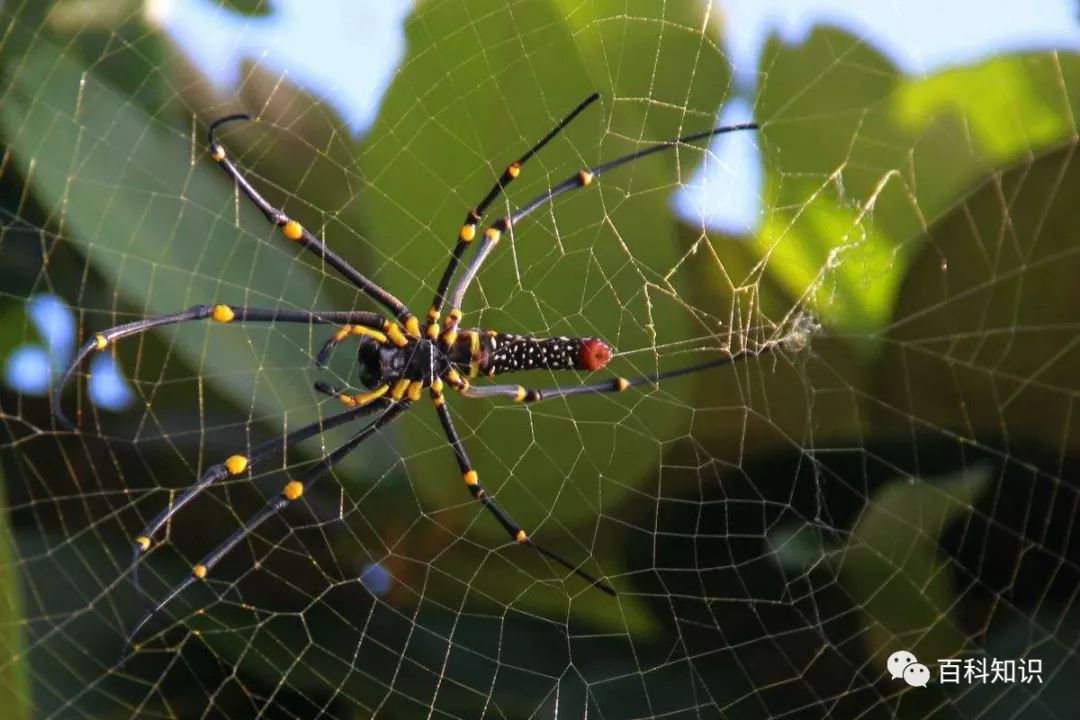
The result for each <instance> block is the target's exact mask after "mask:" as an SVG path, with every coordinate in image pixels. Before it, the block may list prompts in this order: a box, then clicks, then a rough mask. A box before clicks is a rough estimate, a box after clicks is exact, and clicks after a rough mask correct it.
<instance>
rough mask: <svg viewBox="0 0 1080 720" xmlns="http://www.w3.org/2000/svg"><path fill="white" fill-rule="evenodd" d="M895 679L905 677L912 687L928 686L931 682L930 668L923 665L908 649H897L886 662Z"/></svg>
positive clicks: (905, 680)
mask: <svg viewBox="0 0 1080 720" xmlns="http://www.w3.org/2000/svg"><path fill="white" fill-rule="evenodd" d="M886 665H887V666H888V668H889V674H890V675H892V679H893V680H899V679H901V678H902V679H903V680H904V682H906V683H907V684H908V685H910V686H911V687H926V684H927V683H928V682H930V668H928V667H926V666H925V665H923V664H922V663H921V662H919V660H918V659H917V658H916V657H915V655H913V654H912V653H910V652H908V651H907V650H897V651H896V652H894V653H893V654H892V655H890V656H889V661H888V662H887V663H886Z"/></svg>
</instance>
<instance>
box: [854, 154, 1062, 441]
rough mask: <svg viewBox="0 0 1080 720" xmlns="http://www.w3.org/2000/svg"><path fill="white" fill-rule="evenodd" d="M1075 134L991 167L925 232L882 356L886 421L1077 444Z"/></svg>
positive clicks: (982, 436)
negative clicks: (1025, 158)
mask: <svg viewBox="0 0 1080 720" xmlns="http://www.w3.org/2000/svg"><path fill="white" fill-rule="evenodd" d="M1078 194H1080V163H1078V162H1077V155H1076V144H1075V142H1070V143H1068V144H1066V145H1064V146H1062V147H1061V148H1059V149H1058V150H1055V151H1053V152H1050V153H1047V154H1045V155H1042V156H1040V157H1037V158H1035V159H1033V160H1031V161H1029V162H1025V163H1022V164H1020V165H1017V166H1016V167H1015V168H1013V169H1011V170H1009V171H1007V172H1005V173H1002V174H996V175H992V176H991V177H990V178H988V179H987V180H986V181H984V182H982V183H981V184H980V185H979V186H978V187H977V188H976V189H974V190H973V191H972V192H970V193H969V194H968V196H967V197H966V198H965V200H964V201H963V202H961V203H959V204H958V205H957V206H956V207H955V208H954V209H953V210H952V211H951V212H950V213H948V214H946V215H945V216H943V217H942V218H941V219H940V220H939V221H938V222H936V223H934V224H933V225H932V226H931V227H930V228H929V229H928V230H927V232H926V234H925V236H924V237H922V238H920V239H919V242H918V244H919V246H920V247H921V248H922V252H920V253H919V254H918V255H917V256H916V257H915V259H914V262H913V263H912V266H911V269H910V271H909V272H908V274H907V276H906V277H905V278H904V282H903V284H902V286H901V288H900V294H899V299H898V301H897V307H896V315H895V317H894V319H893V321H892V326H891V329H890V331H889V334H888V340H889V342H887V343H885V344H884V353H883V357H882V359H881V362H880V364H879V366H878V368H877V373H878V374H877V380H876V385H877V386H876V388H875V389H874V390H873V392H874V395H873V396H874V397H876V398H880V400H881V402H880V403H877V404H876V406H875V408H874V410H873V412H874V422H875V426H876V427H877V428H878V432H886V433H887V432H897V433H908V432H910V431H911V428H912V424H913V419H917V421H918V425H919V426H921V427H923V428H927V429H930V428H933V429H934V431H936V432H951V433H954V434H955V435H956V437H957V438H958V439H961V440H962V441H964V442H968V443H973V444H983V445H987V446H997V445H998V444H999V443H1001V442H1003V441H1007V442H1008V444H1009V447H1010V448H1013V449H1012V450H1011V451H1010V452H1013V453H1015V452H1017V450H1016V448H1018V447H1019V446H1020V445H1023V444H1025V443H1031V444H1034V445H1035V446H1038V445H1042V446H1044V447H1061V448H1066V449H1076V448H1077V447H1080V428H1077V425H1076V423H1075V422H1074V421H1073V419H1072V418H1073V412H1074V408H1073V400H1072V397H1073V395H1074V394H1075V393H1076V392H1077V391H1078V389H1080V383H1078V381H1077V374H1076V367H1077V363H1078V362H1080V353H1078V350H1077V347H1076V327H1077V323H1080V306H1078V304H1077V303H1076V301H1075V287H1076V278H1077V277H1078V276H1080V255H1078V253H1077V252H1076V248H1077V247H1078V246H1080V234H1078V231H1077V224H1076V203H1075V198H1076V197H1078Z"/></svg>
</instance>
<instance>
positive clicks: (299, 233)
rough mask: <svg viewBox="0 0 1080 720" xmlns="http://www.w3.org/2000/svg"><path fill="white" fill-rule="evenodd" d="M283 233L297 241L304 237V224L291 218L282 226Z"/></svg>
mask: <svg viewBox="0 0 1080 720" xmlns="http://www.w3.org/2000/svg"><path fill="white" fill-rule="evenodd" d="M281 234H282V235H284V236H285V237H287V238H288V239H289V240H292V241H293V242H295V241H297V240H299V239H300V238H302V237H304V226H303V225H301V224H300V223H298V222H296V221H295V220H290V221H288V222H287V223H285V224H284V225H282V226H281Z"/></svg>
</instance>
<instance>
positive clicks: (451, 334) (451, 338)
mask: <svg viewBox="0 0 1080 720" xmlns="http://www.w3.org/2000/svg"><path fill="white" fill-rule="evenodd" d="M457 336H458V332H457V330H455V329H453V328H450V329H449V330H447V331H446V332H444V333H443V334H442V342H443V345H445V346H446V347H450V346H452V345H453V344H454V343H456V342H457Z"/></svg>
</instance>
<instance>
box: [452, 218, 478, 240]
mask: <svg viewBox="0 0 1080 720" xmlns="http://www.w3.org/2000/svg"><path fill="white" fill-rule="evenodd" d="M457 237H458V240H460V241H461V242H463V243H467V242H472V241H473V238H474V237H476V224H475V223H468V224H466V225H462V226H461V231H460V232H458V236H457Z"/></svg>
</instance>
